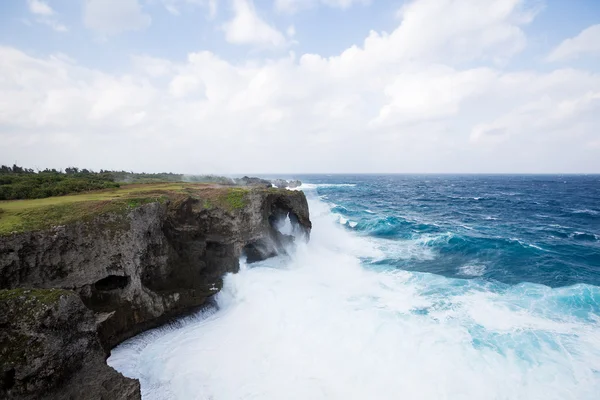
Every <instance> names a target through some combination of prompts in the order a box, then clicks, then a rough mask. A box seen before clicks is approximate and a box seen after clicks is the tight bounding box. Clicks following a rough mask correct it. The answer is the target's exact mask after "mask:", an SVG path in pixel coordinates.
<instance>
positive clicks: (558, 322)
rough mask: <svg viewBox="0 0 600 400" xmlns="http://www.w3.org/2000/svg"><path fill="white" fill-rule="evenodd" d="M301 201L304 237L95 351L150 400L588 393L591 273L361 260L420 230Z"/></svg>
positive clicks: (594, 388) (591, 391) (594, 295)
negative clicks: (484, 276) (556, 283)
mask: <svg viewBox="0 0 600 400" xmlns="http://www.w3.org/2000/svg"><path fill="white" fill-rule="evenodd" d="M310 207H311V217H312V220H313V224H314V228H313V232H312V235H311V242H310V243H309V244H307V245H305V244H300V245H298V246H297V247H296V249H295V251H294V252H292V253H291V254H290V255H289V256H283V257H278V258H274V259H270V260H267V261H264V262H261V263H258V264H252V265H250V266H244V267H243V268H242V269H241V271H240V273H238V274H236V275H228V276H227V277H226V278H225V284H224V287H223V290H222V291H221V292H220V293H219V294H218V295H217V297H216V299H215V302H216V308H215V310H213V311H212V312H210V313H205V314H203V315H198V316H195V317H192V318H189V319H188V320H187V321H186V322H185V323H184V324H182V325H180V326H175V327H173V326H169V327H164V328H160V329H157V330H154V331H152V332H150V333H147V334H145V335H141V336H140V337H136V338H133V339H131V340H129V341H127V342H125V343H123V344H122V345H121V346H119V347H118V348H116V349H114V350H113V355H112V357H111V358H110V359H109V364H110V365H112V366H113V367H115V368H116V369H117V370H119V371H121V372H122V373H124V374H125V375H126V376H129V377H134V378H138V379H140V381H141V385H142V392H143V397H144V399H152V400H153V399H157V400H158V399H207V400H208V399H213V400H233V399H243V398H245V399H249V398H253V399H266V400H268V399H278V400H279V399H302V400H305V399H365V398H370V399H398V398H407V399H415V398H419V399H444V398H448V399H543V400H549V399H561V400H562V399H584V400H585V399H596V398H597V394H598V393H600V373H599V371H600V348H599V346H598V343H600V328H599V326H600V325H599V320H598V317H597V316H598V312H599V310H598V309H597V308H594V306H593V305H594V302H596V304H597V302H598V300H599V299H600V292H599V290H600V289H598V288H597V287H595V286H589V285H578V286H575V287H571V288H559V289H551V288H549V287H546V286H543V285H533V284H522V285H517V286H509V285H505V284H501V283H498V282H488V281H482V280H463V279H454V278H448V277H443V276H440V275H432V274H428V273H416V272H408V271H403V270H398V269H395V268H389V267H385V266H381V265H379V264H376V265H373V264H371V263H370V262H367V263H366V264H365V261H364V260H373V259H377V258H378V257H390V258H392V257H397V256H398V254H397V253H395V252H398V251H400V252H401V249H402V248H411V246H412V248H413V249H419V248H420V249H425V250H429V251H423V252H421V253H419V252H418V251H413V252H412V253H411V257H412V259H413V260H415V259H416V260H418V259H429V260H430V259H432V258H435V257H436V255H435V253H433V250H432V249H431V248H429V247H427V246H426V244H427V243H429V240H430V239H427V238H425V239H422V240H420V241H415V240H412V241H411V240H398V241H395V242H393V241H391V240H387V239H376V238H371V237H364V236H359V235H356V234H353V233H352V232H350V231H349V230H348V228H346V227H344V226H341V225H340V224H339V223H336V219H335V216H333V215H332V213H331V212H330V210H329V207H328V206H327V205H326V204H325V203H324V202H322V201H319V200H318V199H317V198H315V197H313V198H312V199H311V200H310ZM386 240H387V242H386ZM386 243H396V245H394V246H389V245H387V247H386ZM407 246H408V247H407ZM467 271H472V269H467ZM473 275H476V274H473ZM573 309H576V310H577V311H578V312H573Z"/></svg>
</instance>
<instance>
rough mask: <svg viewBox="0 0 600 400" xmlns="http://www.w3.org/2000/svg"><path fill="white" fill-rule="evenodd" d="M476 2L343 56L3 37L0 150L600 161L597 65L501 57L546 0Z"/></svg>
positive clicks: (133, 161)
mask: <svg viewBox="0 0 600 400" xmlns="http://www.w3.org/2000/svg"><path fill="white" fill-rule="evenodd" d="M478 3H481V2H476V1H474V0H463V1H462V2H457V1H449V0H438V1H435V2H434V1H430V0H419V1H414V2H411V3H409V5H408V6H406V7H405V8H403V9H402V11H401V12H400V13H399V17H400V19H399V21H398V26H397V27H396V29H394V30H393V31H392V32H391V33H384V32H371V33H370V34H369V35H368V36H367V37H366V38H365V40H364V41H363V43H362V44H360V45H356V46H351V47H349V48H348V49H346V50H345V51H343V52H341V53H340V54H338V55H336V56H333V57H323V56H321V55H318V54H301V55H296V54H294V53H293V52H292V53H289V54H287V55H285V56H281V57H275V58H270V59H263V60H260V59H259V60H256V59H255V60H241V61H237V62H231V61H227V60H226V59H224V58H222V57H220V56H219V55H217V54H215V53H213V52H210V51H198V52H192V53H190V54H189V55H188V57H187V59H185V60H182V61H179V62H174V61H170V60H165V59H159V58H154V57H149V56H136V57H133V58H132V68H131V70H129V71H128V72H125V73H121V74H119V73H106V72H102V71H99V70H97V69H92V68H88V67H84V66H82V65H79V64H77V63H76V62H74V61H72V60H68V59H65V57H63V56H49V57H40V56H32V55H28V54H26V53H24V52H22V51H20V50H18V49H14V48H10V47H0V60H2V62H0V76H2V77H3V79H2V80H0V127H1V128H0V141H1V142H2V143H3V146H0V159H15V158H18V159H19V161H20V162H21V163H23V164H27V165H40V164H41V165H43V166H50V167H61V166H62V167H64V166H65V165H80V166H85V167H88V168H89V167H91V168H96V169H100V168H118V169H133V170H146V171H160V170H170V171H181V172H187V173H211V172H212V173H236V172H241V173H244V172H255V173H258V172H264V173H266V172H282V173H284V172H555V171H562V172H594V171H596V172H597V171H599V170H600V158H599V157H598V156H597V143H598V142H599V141H600V136H599V135H600V134H599V133H598V130H597V126H598V124H600V74H598V73H592V72H588V71H584V70H578V69H573V68H561V69H557V70H554V71H549V72H535V71H518V70H515V69H514V68H511V69H510V70H503V69H502V67H501V64H497V63H496V62H495V57H497V56H498V55H501V56H502V57H503V58H510V57H513V56H514V55H515V54H517V53H518V52H519V51H522V50H523V49H524V48H525V46H526V37H525V35H524V33H523V31H522V27H523V26H524V25H526V24H527V23H528V22H529V21H530V20H531V18H533V16H534V15H535V12H534V11H532V10H528V9H525V8H524V7H523V3H521V2H519V1H515V0H494V1H493V2H486V4H488V5H490V7H481V8H480V9H475V10H476V11H477V15H475V16H472V15H470V14H469V12H468V10H469V7H475V6H476V5H477V4H478ZM434 5H437V6H438V7H439V9H438V8H437V7H434ZM413 42H416V43H413ZM260 43H262V42H260ZM472 60H477V62H471V61H472ZM4 144H5V145H4Z"/></svg>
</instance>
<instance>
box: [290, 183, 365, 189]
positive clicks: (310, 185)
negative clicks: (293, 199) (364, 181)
mask: <svg viewBox="0 0 600 400" xmlns="http://www.w3.org/2000/svg"><path fill="white" fill-rule="evenodd" d="M335 187H356V184H355V183H302V185H300V186H298V187H297V188H293V189H291V190H311V189H312V190H314V189H317V188H335Z"/></svg>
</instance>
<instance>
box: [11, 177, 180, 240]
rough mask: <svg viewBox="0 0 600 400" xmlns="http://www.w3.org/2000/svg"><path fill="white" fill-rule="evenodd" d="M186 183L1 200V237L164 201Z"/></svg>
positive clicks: (130, 186) (123, 211)
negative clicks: (30, 198)
mask: <svg viewBox="0 0 600 400" xmlns="http://www.w3.org/2000/svg"><path fill="white" fill-rule="evenodd" d="M186 186H189V185H186V184H184V183H181V184H174V183H168V184H151V185H129V186H123V187H121V188H119V189H110V190H103V191H98V192H92V193H86V194H78V195H69V196H59V197H48V198H45V199H34V200H12V201H0V236H2V235H8V234H11V233H13V232H17V233H18V232H27V231H36V230H43V229H48V228H51V227H53V226H60V225H67V224H69V223H73V222H76V221H89V220H91V219H93V218H94V217H96V216H98V215H100V214H105V213H110V212H112V213H126V212H128V211H130V210H132V209H134V208H137V207H140V206H141V205H144V204H148V203H152V202H157V201H158V202H163V201H165V200H166V199H167V197H168V196H167V194H168V193H171V192H173V193H177V192H180V191H182V190H183V189H184V188H185V187H186Z"/></svg>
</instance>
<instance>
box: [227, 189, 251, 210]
mask: <svg viewBox="0 0 600 400" xmlns="http://www.w3.org/2000/svg"><path fill="white" fill-rule="evenodd" d="M247 194H248V189H240V188H235V189H229V191H228V193H227V194H226V195H225V204H226V205H227V207H228V208H229V209H233V210H239V209H242V208H244V207H246V204H248V200H247V199H246V195H247Z"/></svg>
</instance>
